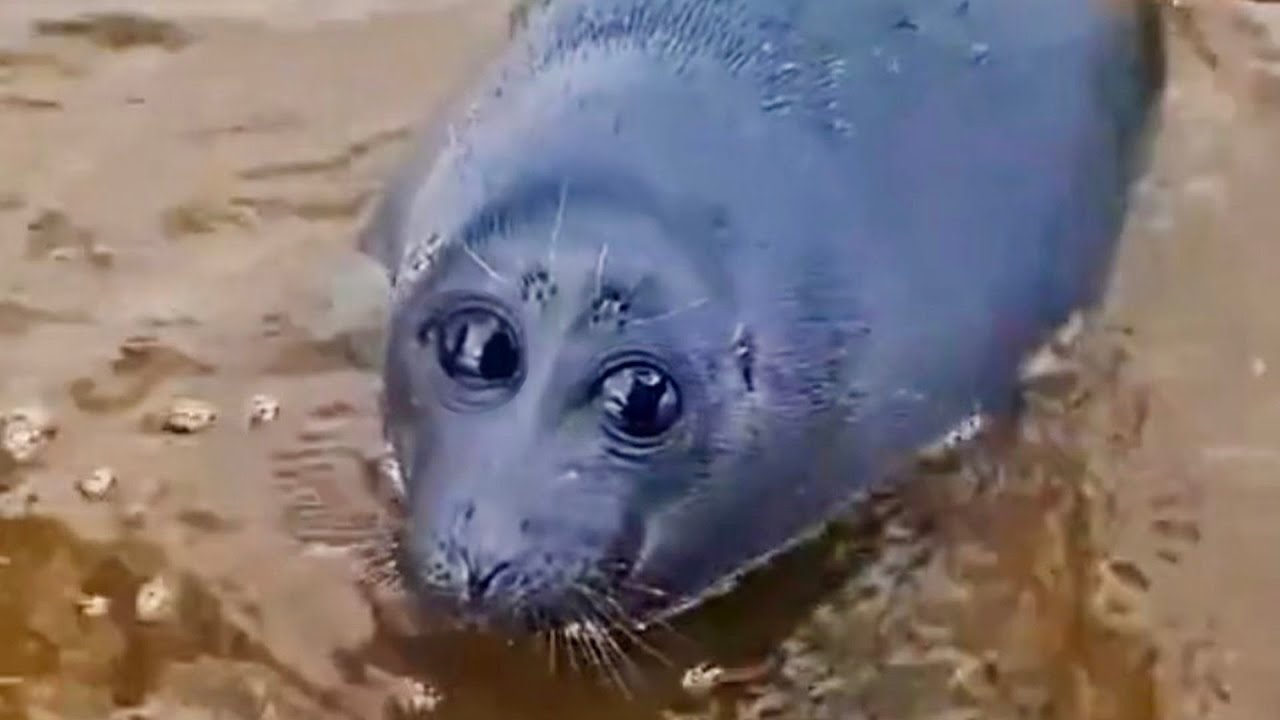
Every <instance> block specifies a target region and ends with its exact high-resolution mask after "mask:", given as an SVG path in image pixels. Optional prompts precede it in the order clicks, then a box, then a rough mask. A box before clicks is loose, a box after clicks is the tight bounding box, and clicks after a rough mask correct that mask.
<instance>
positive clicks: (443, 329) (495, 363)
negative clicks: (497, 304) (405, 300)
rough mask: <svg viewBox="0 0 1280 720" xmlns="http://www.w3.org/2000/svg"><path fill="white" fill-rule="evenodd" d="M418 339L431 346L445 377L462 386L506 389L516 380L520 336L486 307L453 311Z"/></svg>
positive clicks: (499, 316) (479, 388)
mask: <svg viewBox="0 0 1280 720" xmlns="http://www.w3.org/2000/svg"><path fill="white" fill-rule="evenodd" d="M421 339H422V341H423V343H424V344H426V345H428V346H432V345H433V346H434V349H435V354H436V361H437V362H438V363H439V365H440V369H441V370H443V371H444V374H445V375H447V376H448V377H449V378H450V379H452V380H454V381H455V382H457V383H459V384H460V385H463V386H464V387H467V388H470V389H476V390H482V389H487V388H495V387H505V386H510V385H512V384H513V383H514V382H515V381H516V380H517V379H518V377H519V374H520V367H521V357H520V353H521V348H520V340H519V337H518V335H517V334H516V331H515V329H514V328H513V327H512V326H511V324H510V323H509V322H507V320H506V319H505V318H503V317H502V316H501V315H499V314H498V313H496V312H494V311H492V310H490V309H488V308H484V307H467V308H462V309H459V310H455V311H453V312H451V313H449V314H448V315H445V316H444V317H443V318H441V319H440V320H438V321H437V322H433V323H430V324H429V325H428V326H427V327H426V328H424V332H423V334H422V336H421Z"/></svg>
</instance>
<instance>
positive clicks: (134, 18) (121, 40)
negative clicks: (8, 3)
mask: <svg viewBox="0 0 1280 720" xmlns="http://www.w3.org/2000/svg"><path fill="white" fill-rule="evenodd" d="M33 29H34V30H35V32H36V34H37V35H46V36H58V37H78V38H84V39H86V40H88V41H89V42H91V43H93V44H94V45H97V46H99V47H103V48H106V49H108V50H127V49H129V48H135V47H145V46H154V47H161V48H164V49H165V50H170V51H175V50H180V49H182V48H184V47H186V46H187V45H188V44H190V43H191V41H192V40H193V38H192V36H191V34H190V33H188V32H187V31H186V30H183V29H182V28H181V27H179V26H178V25H176V24H174V23H171V22H167V21H165V20H160V19H157V18H151V17H147V16H146V15H141V14H136V13H127V12H114V13H92V14H85V15H81V16H79V17H75V18H71V19H67V20H37V21H36V22H35V23H34V27H33Z"/></svg>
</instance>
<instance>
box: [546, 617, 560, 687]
mask: <svg viewBox="0 0 1280 720" xmlns="http://www.w3.org/2000/svg"><path fill="white" fill-rule="evenodd" d="M559 642H560V629H559V628H551V632H550V633H548V637H547V655H548V659H549V664H550V667H551V675H552V677H554V676H556V675H558V674H559V668H558V667H557V665H556V645H557V644H559Z"/></svg>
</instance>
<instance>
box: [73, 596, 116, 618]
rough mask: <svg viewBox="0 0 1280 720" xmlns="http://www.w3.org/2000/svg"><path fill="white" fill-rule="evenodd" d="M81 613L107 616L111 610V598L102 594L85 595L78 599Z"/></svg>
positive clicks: (88, 615) (96, 616) (93, 616)
mask: <svg viewBox="0 0 1280 720" xmlns="http://www.w3.org/2000/svg"><path fill="white" fill-rule="evenodd" d="M76 607H78V608H79V609H80V614H81V615H83V616H85V617H88V618H100V617H105V616H106V614H107V613H108V612H110V611H111V599H110V598H107V597H103V596H102V595H85V596H84V597H82V598H80V599H79V600H77V601H76Z"/></svg>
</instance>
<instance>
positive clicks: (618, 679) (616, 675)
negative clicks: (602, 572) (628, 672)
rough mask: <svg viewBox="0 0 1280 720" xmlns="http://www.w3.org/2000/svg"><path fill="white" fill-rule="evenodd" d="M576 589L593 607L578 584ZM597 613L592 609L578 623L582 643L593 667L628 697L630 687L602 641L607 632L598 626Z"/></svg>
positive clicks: (629, 695) (629, 696)
mask: <svg viewBox="0 0 1280 720" xmlns="http://www.w3.org/2000/svg"><path fill="white" fill-rule="evenodd" d="M578 590H579V592H578V595H579V597H581V598H582V599H583V600H584V601H586V602H587V604H588V605H592V606H593V607H594V603H592V601H591V599H590V598H589V597H588V596H587V594H586V593H585V592H583V590H584V588H582V587H581V586H579V588H578ZM598 615H599V612H598V611H592V612H591V613H589V614H588V617H587V620H586V622H584V623H581V624H580V625H579V627H581V628H582V638H583V640H584V644H585V645H586V647H587V651H588V652H589V653H591V656H592V657H593V658H594V659H595V669H596V670H604V671H605V672H606V673H607V674H608V676H609V678H610V679H611V680H612V681H613V684H614V685H616V686H617V688H618V690H619V691H620V692H622V694H623V695H625V696H626V697H627V698H628V699H630V698H631V697H632V695H631V688H630V686H628V685H627V682H626V680H624V679H623V677H622V673H621V672H620V670H619V665H618V662H617V661H616V660H615V659H614V655H613V654H611V653H610V652H609V649H608V647H607V646H606V645H605V644H604V642H603V639H604V638H607V637H608V633H607V632H605V631H604V630H602V629H601V628H600V625H599V623H598V622H597V619H598V618H597V616H598Z"/></svg>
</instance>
